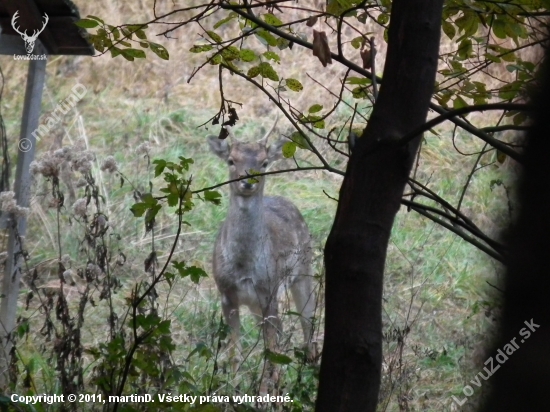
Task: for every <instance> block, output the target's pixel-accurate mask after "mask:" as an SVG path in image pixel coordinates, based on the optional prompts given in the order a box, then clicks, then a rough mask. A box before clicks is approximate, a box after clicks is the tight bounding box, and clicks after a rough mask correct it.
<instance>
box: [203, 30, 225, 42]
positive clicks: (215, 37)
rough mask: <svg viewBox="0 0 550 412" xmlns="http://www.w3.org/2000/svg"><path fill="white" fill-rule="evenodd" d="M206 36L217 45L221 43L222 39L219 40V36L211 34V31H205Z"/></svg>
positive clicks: (214, 33)
mask: <svg viewBox="0 0 550 412" xmlns="http://www.w3.org/2000/svg"><path fill="white" fill-rule="evenodd" d="M206 34H208V37H210V38H211V39H212V40H214V41H215V42H216V43H218V44H219V43H221V42H223V39H222V38H221V36H220V35H219V34H218V33H216V32H213V31H212V30H207V31H206Z"/></svg>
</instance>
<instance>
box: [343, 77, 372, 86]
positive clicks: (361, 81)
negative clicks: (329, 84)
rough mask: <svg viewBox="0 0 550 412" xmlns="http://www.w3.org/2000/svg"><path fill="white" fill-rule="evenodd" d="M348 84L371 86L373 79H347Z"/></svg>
mask: <svg viewBox="0 0 550 412" xmlns="http://www.w3.org/2000/svg"><path fill="white" fill-rule="evenodd" d="M346 83H347V84H362V85H369V84H371V79H367V78H366V77H348V78H347V79H346Z"/></svg>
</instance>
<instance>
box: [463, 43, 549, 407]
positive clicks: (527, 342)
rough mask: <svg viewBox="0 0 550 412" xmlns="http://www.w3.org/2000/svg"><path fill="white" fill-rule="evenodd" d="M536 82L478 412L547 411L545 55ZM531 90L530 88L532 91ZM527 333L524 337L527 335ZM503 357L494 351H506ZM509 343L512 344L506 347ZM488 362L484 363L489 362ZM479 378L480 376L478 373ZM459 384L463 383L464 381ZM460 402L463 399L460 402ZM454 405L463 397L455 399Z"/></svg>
mask: <svg viewBox="0 0 550 412" xmlns="http://www.w3.org/2000/svg"><path fill="white" fill-rule="evenodd" d="M541 74H542V75H541V76H540V78H541V79H542V84H540V85H538V86H539V87H537V88H536V90H537V91H538V95H537V96H535V97H534V99H533V103H534V105H535V111H534V119H533V120H534V124H533V127H532V128H531V130H530V131H529V133H528V136H527V148H526V150H525V158H524V159H525V161H524V169H523V176H522V180H521V183H520V186H519V202H520V213H519V216H518V220H517V222H516V223H515V225H513V227H512V228H511V230H510V231H509V234H508V236H507V237H508V244H509V247H510V263H509V265H508V270H507V273H506V279H505V292H504V298H505V299H504V302H505V303H504V311H503V314H502V321H501V325H500V333H499V337H498V339H497V341H496V342H494V350H493V351H491V352H490V353H489V354H488V356H490V357H491V358H492V361H489V363H488V364H487V365H480V367H479V369H480V371H482V370H483V368H484V367H485V366H487V367H488V369H491V363H492V364H493V368H492V370H493V371H494V376H493V377H491V378H490V379H489V380H488V382H487V383H489V382H490V383H491V384H492V385H494V386H493V390H492V392H491V393H490V395H489V398H488V400H487V404H486V405H485V408H482V409H480V410H484V411H488V412H489V411H490V412H492V411H545V410H548V409H549V407H548V403H549V401H548V387H549V383H550V362H549V359H548V348H550V305H549V303H548V298H549V296H550V269H549V262H548V256H549V252H550V209H549V206H548V205H550V180H549V176H550V162H549V161H548V155H549V154H550V139H549V136H550V122H549V120H548V119H550V51H549V49H546V59H545V63H544V65H543V69H542V70H541ZM534 89H535V88H534ZM527 333H529V335H527ZM511 341H513V343H515V344H516V345H517V346H516V347H517V350H514V351H513V352H511V350H512V348H513V347H514V346H508V347H507V349H508V353H507V355H506V356H507V359H506V358H504V357H502V356H500V357H498V358H497V355H498V354H499V353H498V350H499V349H500V350H501V351H504V352H505V353H506V348H505V345H507V344H510V342H511ZM512 345H513V344H512ZM491 358H489V359H491ZM484 374H485V373H484ZM464 384H465V385H467V384H468V382H465V383H464ZM464 398H466V399H464ZM458 399H459V401H460V402H462V401H463V400H467V397H465V396H461V397H460V398H458Z"/></svg>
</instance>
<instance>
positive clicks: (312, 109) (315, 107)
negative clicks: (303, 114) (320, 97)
mask: <svg viewBox="0 0 550 412" xmlns="http://www.w3.org/2000/svg"><path fill="white" fill-rule="evenodd" d="M321 110H323V106H321V105H320V104H314V105H313V106H311V107H310V108H309V110H308V112H310V113H317V112H320V111H321Z"/></svg>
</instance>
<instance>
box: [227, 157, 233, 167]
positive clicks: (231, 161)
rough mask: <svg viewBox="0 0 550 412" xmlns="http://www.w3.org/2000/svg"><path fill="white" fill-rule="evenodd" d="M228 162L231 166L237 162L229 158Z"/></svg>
mask: <svg viewBox="0 0 550 412" xmlns="http://www.w3.org/2000/svg"><path fill="white" fill-rule="evenodd" d="M227 164H228V165H229V166H233V165H234V164H235V162H234V161H233V159H229V160H228V161H227Z"/></svg>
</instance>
